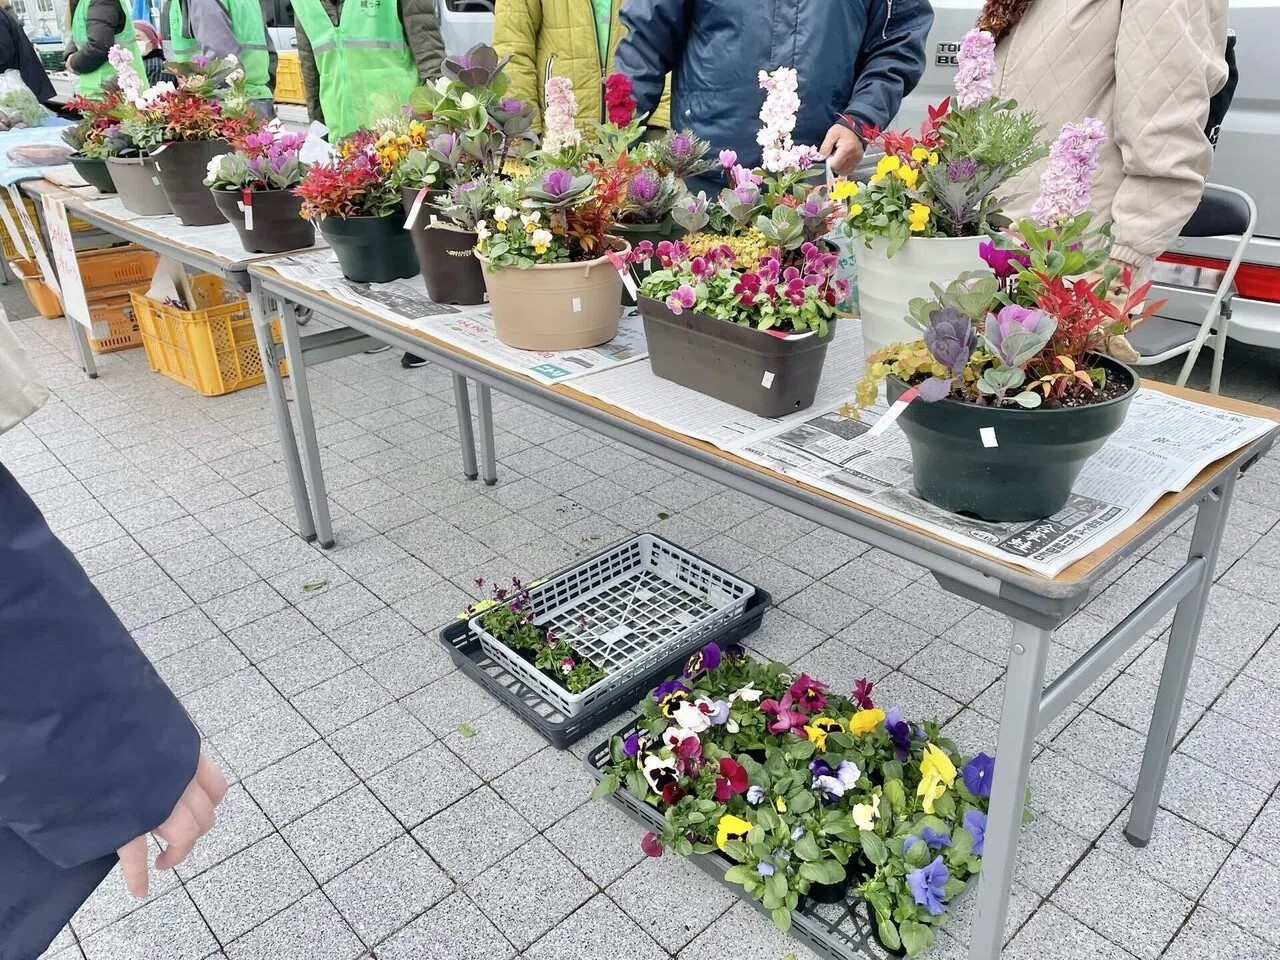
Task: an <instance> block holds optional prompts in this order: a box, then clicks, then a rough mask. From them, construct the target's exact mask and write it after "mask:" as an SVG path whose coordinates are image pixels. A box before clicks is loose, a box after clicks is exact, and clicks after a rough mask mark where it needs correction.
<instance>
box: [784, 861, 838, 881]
mask: <svg viewBox="0 0 1280 960" xmlns="http://www.w3.org/2000/svg"><path fill="white" fill-rule="evenodd" d="M775 876H776V874H775ZM800 876H802V877H804V878H805V879H806V880H808V881H810V882H811V883H839V882H840V881H841V880H843V879H844V878H845V868H844V867H843V866H841V865H840V864H839V863H837V862H836V861H835V860H819V861H817V862H816V863H802V864H800Z"/></svg>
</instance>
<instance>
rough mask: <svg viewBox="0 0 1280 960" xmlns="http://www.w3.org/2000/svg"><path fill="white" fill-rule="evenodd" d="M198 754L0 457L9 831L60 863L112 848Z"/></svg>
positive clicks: (137, 829) (2, 789)
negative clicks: (0, 460)
mask: <svg viewBox="0 0 1280 960" xmlns="http://www.w3.org/2000/svg"><path fill="white" fill-rule="evenodd" d="M199 753H200V738H199V735H198V734H197V732H196V729H195V726H194V725H193V724H192V723H191V720H190V719H189V718H188V717H187V714H186V712H185V711H184V710H183V708H182V705H181V704H180V703H179V702H178V700H177V698H176V697H174V695H173V693H172V692H171V691H170V690H169V688H168V687H167V686H166V685H165V683H164V681H162V680H161V679H160V677H159V676H158V675H157V673H156V671H155V670H154V669H153V668H152V666H151V664H150V662H148V660H147V658H146V657H145V656H144V655H143V653H142V651H141V650H139V649H138V646H137V644H135V643H134V642H133V639H132V637H130V635H129V632H128V630H127V629H126V628H125V627H124V625H123V624H122V623H121V622H120V620H119V618H117V617H116V615H115V614H114V613H113V612H112V610H111V607H110V606H109V605H108V604H107V602H106V601H105V600H104V599H103V598H102V595H101V594H100V593H98V591H97V589H96V588H95V587H94V586H93V584H92V583H91V582H90V581H89V578H88V576H87V575H86V574H85V572H84V570H83V569H82V568H81V567H80V565H79V563H77V562H76V559H75V557H74V556H72V554H71V552H70V551H69V550H68V549H67V548H66V547H65V546H64V545H63V544H62V543H61V542H60V541H59V540H58V539H57V538H56V537H55V536H54V535H53V534H52V533H51V532H50V530H49V528H48V526H47V525H46V524H45V522H44V518H43V517H42V516H41V515H40V512H39V510H37V509H36V506H35V504H34V503H32V502H31V499H30V497H28V496H27V494H26V493H25V492H24V491H23V490H22V488H21V487H20V486H19V485H18V483H17V481H16V480H14V479H13V477H12V476H11V475H10V474H9V472H8V471H7V470H5V468H4V467H3V465H0V830H9V831H12V832H13V833H14V834H15V835H16V836H17V837H18V838H19V839H20V840H21V841H23V842H24V843H25V844H27V845H28V846H30V847H31V848H32V849H33V850H34V851H35V852H36V853H38V854H39V855H40V856H41V857H42V858H43V859H45V860H47V861H49V862H50V863H51V864H52V865H54V866H55V867H59V868H62V869H74V868H76V867H78V866H81V865H84V864H87V863H89V862H91V861H95V860H98V859H100V858H103V857H110V856H111V855H112V854H113V853H114V851H115V850H116V849H117V848H119V847H120V846H122V845H124V844H125V843H127V842H128V841H129V840H131V839H133V838H134V837H137V836H139V835H141V834H144V833H146V832H148V831H149V830H152V829H154V828H155V827H157V826H159V825H160V824H161V823H163V822H164V821H165V820H166V819H167V818H168V816H169V814H170V812H171V811H172V810H173V806H174V804H175V803H176V802H177V801H178V798H179V797H181V795H182V792H183V790H185V789H186V786H187V784H188V783H189V782H190V781H191V778H192V776H193V775H194V774H195V769H196V762H197V760H198V759H199ZM0 873H3V871H0ZM53 932H54V933H57V930H56V929H55V930H54V931H53Z"/></svg>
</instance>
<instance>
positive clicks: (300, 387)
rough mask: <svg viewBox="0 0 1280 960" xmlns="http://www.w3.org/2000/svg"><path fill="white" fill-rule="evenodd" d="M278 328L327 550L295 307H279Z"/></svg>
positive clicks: (320, 474) (325, 505)
mask: <svg viewBox="0 0 1280 960" xmlns="http://www.w3.org/2000/svg"><path fill="white" fill-rule="evenodd" d="M280 327H281V330H282V331H283V333H284V336H283V340H284V353H285V357H286V358H288V360H289V379H290V381H291V382H292V383H293V398H294V401H295V402H294V407H295V408H296V409H297V411H298V424H299V426H300V427H301V428H302V467H303V470H304V471H305V473H306V476H307V485H308V487H309V488H310V490H311V511H312V516H313V517H314V518H315V522H316V536H317V537H318V539H319V541H320V546H322V547H324V548H325V549H326V550H327V549H329V548H330V547H332V546H333V522H332V521H331V520H330V519H329V494H328V492H327V491H326V490H325V484H324V467H323V465H322V464H321V462H320V440H319V438H318V437H317V436H316V420H315V416H314V413H313V411H312V407H311V390H310V388H308V386H307V368H306V364H305V362H304V359H303V356H302V340H301V339H300V338H299V336H298V318H297V307H296V306H295V305H294V304H292V303H289V302H287V301H285V302H282V303H281V304H280Z"/></svg>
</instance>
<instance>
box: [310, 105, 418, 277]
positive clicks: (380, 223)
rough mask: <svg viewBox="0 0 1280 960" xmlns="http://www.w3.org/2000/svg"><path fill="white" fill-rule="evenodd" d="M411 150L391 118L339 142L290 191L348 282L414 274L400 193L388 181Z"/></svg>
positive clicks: (416, 263)
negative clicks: (327, 246)
mask: <svg viewBox="0 0 1280 960" xmlns="http://www.w3.org/2000/svg"><path fill="white" fill-rule="evenodd" d="M411 148H412V142H411V141H409V140H407V138H404V134H403V133H401V132H399V131H398V130H397V129H396V128H395V124H394V123H392V122H391V121H388V122H387V123H385V124H383V125H382V126H381V128H380V129H374V130H367V129H362V130H357V131H355V132H354V133H352V134H350V135H348V136H347V137H344V138H343V139H342V140H341V141H339V143H338V144H337V146H336V147H335V149H334V152H333V155H332V156H331V157H329V158H328V159H327V160H325V161H323V162H320V163H313V164H312V165H311V168H310V169H309V170H308V171H307V175H306V177H304V178H303V181H302V183H300V184H299V185H298V186H297V187H296V188H295V190H294V193H296V194H297V195H298V196H299V197H301V198H302V215H303V216H304V217H306V218H307V219H308V220H312V221H317V220H318V221H319V223H320V232H321V233H322V234H324V238H325V240H326V241H327V242H328V244H329V246H330V247H332V248H333V252H334V253H335V254H337V257H338V263H339V265H340V266H341V267H342V272H343V274H344V275H345V276H346V278H347V279H348V280H353V281H355V282H357V283H387V282H389V281H391V280H398V279H402V278H407V277H413V276H417V273H418V262H417V258H416V257H415V256H414V252H413V243H412V242H411V241H410V239H409V235H408V233H406V232H405V229H404V223H405V213H404V209H403V207H402V206H401V204H400V192H399V190H397V189H396V187H395V185H394V184H393V183H392V182H391V171H392V170H393V169H394V168H395V165H396V164H397V163H398V162H400V161H401V160H403V159H404V156H405V155H406V154H407V153H408V151H409V150H410V149H411Z"/></svg>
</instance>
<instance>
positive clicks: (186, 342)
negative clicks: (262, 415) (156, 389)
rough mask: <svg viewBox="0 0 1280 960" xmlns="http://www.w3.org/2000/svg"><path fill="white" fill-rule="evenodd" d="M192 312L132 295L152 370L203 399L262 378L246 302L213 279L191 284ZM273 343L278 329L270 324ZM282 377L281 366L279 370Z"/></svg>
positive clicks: (206, 277)
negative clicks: (194, 307)
mask: <svg viewBox="0 0 1280 960" xmlns="http://www.w3.org/2000/svg"><path fill="white" fill-rule="evenodd" d="M190 284H191V291H192V295H193V296H194V298H195V301H196V309H194V310H183V309H181V308H179V307H175V306H171V305H169V304H166V303H160V302H158V301H156V300H152V299H150V298H149V297H147V295H146V294H145V293H134V294H132V298H133V309H134V312H135V313H136V314H137V317H138V326H139V329H140V330H141V333H142V345H143V347H145V348H146V351H147V362H148V363H149V364H151V369H152V370H154V371H156V372H157V373H161V374H164V376H166V377H168V378H169V379H170V380H177V381H178V382H179V383H181V384H184V385H186V386H188V387H190V388H191V389H192V390H195V391H196V392H198V393H201V394H203V395H204V396H206V397H217V396H221V395H222V394H224V393H232V392H234V391H236V390H243V389H245V388H246V387H252V386H256V385H257V384H259V383H262V382H263V381H264V380H265V379H266V378H265V377H264V376H263V374H262V357H261V355H260V354H259V353H258V341H257V339H256V338H255V337H254V335H253V319H252V317H251V316H250V314H249V302H248V301H247V300H245V299H243V298H242V297H241V296H240V295H239V294H237V293H234V292H232V291H228V290H227V289H226V287H225V286H224V285H223V283H222V281H221V279H219V278H218V277H216V276H214V275H213V274H201V275H200V276H196V277H191V278H190ZM272 338H273V339H274V340H275V342H276V343H279V342H280V329H279V327H278V326H277V325H276V324H274V323H273V324H272ZM280 372H281V374H284V373H285V368H284V364H283V363H281V365H280Z"/></svg>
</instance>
